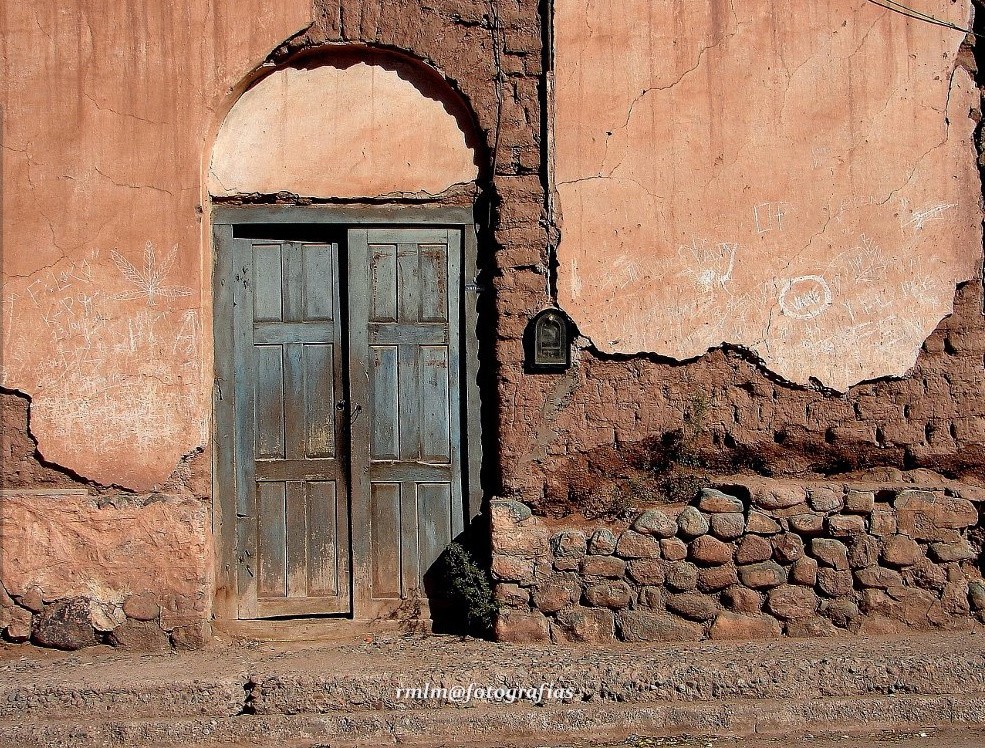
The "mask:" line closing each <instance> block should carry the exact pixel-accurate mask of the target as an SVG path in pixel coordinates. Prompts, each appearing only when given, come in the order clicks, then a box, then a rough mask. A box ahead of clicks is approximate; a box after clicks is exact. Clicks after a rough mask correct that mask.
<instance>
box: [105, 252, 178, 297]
mask: <svg viewBox="0 0 985 748" xmlns="http://www.w3.org/2000/svg"><path fill="white" fill-rule="evenodd" d="M177 252H178V247H177V246H175V247H174V248H173V249H172V250H171V252H169V253H168V254H167V255H165V257H164V259H163V260H160V261H159V260H158V259H157V250H156V249H155V248H154V244H153V243H152V242H147V245H146V246H145V247H144V265H143V268H141V269H140V270H138V269H137V268H136V267H134V266H133V264H132V263H131V262H130V261H129V260H128V259H127V258H126V257H123V256H122V255H121V254H120V253H119V252H117V251H115V250H114V251H113V252H112V255H113V262H115V263H116V266H117V267H118V268H119V269H120V272H121V273H122V274H123V277H124V278H126V280H127V281H128V282H129V284H130V285H131V286H133V288H131V289H130V290H127V291H123V292H122V293H118V294H117V295H116V298H117V299H145V300H146V301H147V306H156V305H157V302H158V300H165V301H174V300H175V299H179V298H181V297H183V296H191V294H192V292H191V289H190V288H186V287H185V286H169V285H166V283H167V281H168V277H169V274H170V272H171V268H172V266H173V265H174V258H175V255H176V254H177Z"/></svg>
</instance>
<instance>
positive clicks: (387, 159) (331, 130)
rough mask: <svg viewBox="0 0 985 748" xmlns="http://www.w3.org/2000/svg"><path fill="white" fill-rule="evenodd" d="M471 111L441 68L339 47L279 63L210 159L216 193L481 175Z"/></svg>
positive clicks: (387, 189) (425, 182) (439, 187)
mask: <svg viewBox="0 0 985 748" xmlns="http://www.w3.org/2000/svg"><path fill="white" fill-rule="evenodd" d="M468 120H469V117H468V114H467V112H465V110H464V107H463V106H462V104H461V102H460V101H459V100H458V99H457V95H456V94H455V93H454V92H453V91H452V90H451V88H450V87H449V86H448V85H447V84H446V83H445V82H444V81H443V80H441V79H440V77H438V76H437V74H436V73H435V71H433V70H430V69H429V68H426V67H425V66H423V65H421V64H416V63H412V62H410V61H408V60H404V59H403V58H399V57H396V56H393V55H381V54H376V53H373V54H372V55H367V54H366V53H365V51H363V53H362V54H357V53H356V52H354V51H351V50H350V51H337V52H335V53H333V54H331V55H330V56H328V57H327V58H326V59H324V60H322V61H321V62H320V64H306V65H301V66H297V67H285V68H281V69H278V70H276V71H274V72H272V73H270V74H269V75H267V76H265V77H263V78H261V79H259V80H258V81H257V82H256V83H254V84H253V85H252V86H251V87H250V88H248V89H247V90H246V91H245V93H243V95H242V96H241V97H240V99H239V100H238V101H237V102H236V103H235V104H234V105H233V107H232V109H231V110H230V111H229V113H228V114H227V116H226V118H225V120H224V121H223V123H222V126H221V127H220V129H219V133H218V135H217V137H216V141H215V145H214V147H213V151H212V157H211V161H210V166H209V175H208V177H209V185H208V186H209V193H210V194H211V195H212V196H213V197H214V198H230V197H234V196H237V195H250V194H277V193H289V194H292V195H299V196H303V197H311V198H324V199H333V198H336V199H357V198H374V197H380V196H387V195H406V194H415V195H438V194H441V193H442V192H445V191H447V190H448V189H449V188H450V187H453V186H455V185H459V184H468V183H471V182H474V181H475V180H476V179H477V177H478V173H479V169H478V166H477V161H476V149H475V148H474V147H473V145H474V143H470V140H472V139H473V137H472V135H471V133H470V131H471V130H472V127H471V123H470V122H469V121H468Z"/></svg>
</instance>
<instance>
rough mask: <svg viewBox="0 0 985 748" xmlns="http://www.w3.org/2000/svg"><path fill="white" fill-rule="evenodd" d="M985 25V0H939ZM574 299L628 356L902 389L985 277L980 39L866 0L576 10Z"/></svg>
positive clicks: (571, 213)
mask: <svg viewBox="0 0 985 748" xmlns="http://www.w3.org/2000/svg"><path fill="white" fill-rule="evenodd" d="M916 5H917V6H918V9H920V10H923V11H925V12H933V13H936V14H937V15H941V16H943V17H944V18H945V19H946V20H947V21H949V22H951V23H953V24H958V25H962V26H965V27H967V26H969V25H970V13H971V8H970V2H969V1H968V0H962V1H961V2H951V3H928V2H917V3H916ZM555 12H556V23H555V38H556V50H555V54H556V87H555V91H556V102H555V107H556V112H555V122H554V133H555V140H556V154H555V160H556V175H555V176H556V191H557V198H558V202H559V207H560V211H561V214H562V219H563V220H562V224H561V225H562V241H561V244H560V249H559V263H560V268H559V272H558V285H559V300H560V304H561V306H562V307H563V308H564V309H566V310H567V311H568V312H569V313H570V314H571V315H572V317H573V318H574V320H575V321H576V322H577V324H578V326H579V329H580V331H581V332H582V333H583V334H584V335H586V336H587V337H589V338H590V339H591V340H592V342H593V343H594V344H595V345H596V346H597V347H598V348H599V349H600V350H602V351H604V352H607V353H636V352H641V351H647V352H654V353H657V354H661V355H664V356H668V357H671V358H675V359H688V358H692V357H695V356H699V355H701V354H703V353H705V352H706V351H707V350H708V349H710V348H713V347H716V346H719V345H721V344H722V343H723V342H726V343H732V344H738V345H742V346H745V347H748V348H749V349H751V350H752V351H754V352H755V354H757V355H758V356H759V357H760V358H761V359H762V360H763V362H764V363H765V365H766V367H767V368H769V369H771V370H772V371H774V372H776V373H777V374H779V375H780V376H782V377H784V378H786V379H787V380H790V381H792V382H797V383H802V384H807V383H808V382H809V381H810V380H811V379H812V378H813V379H817V380H820V381H821V382H822V383H823V384H824V385H827V386H829V387H832V388H834V389H837V390H839V391H844V390H846V389H847V388H848V387H850V386H851V385H853V384H856V383H858V382H860V381H863V380H868V379H874V378H877V377H883V376H889V375H902V374H904V373H905V372H906V371H907V370H908V369H910V368H911V367H912V366H913V364H914V362H915V361H916V358H917V354H918V352H919V350H920V347H921V344H922V343H923V342H924V340H925V339H926V338H927V337H928V336H929V335H930V333H931V332H932V331H933V330H934V328H935V327H936V326H937V324H938V323H939V322H940V320H941V319H942V318H943V317H945V316H946V315H948V314H949V313H951V311H952V300H953V297H954V292H955V286H956V284H957V283H959V282H961V281H964V280H968V279H971V278H974V277H977V276H978V275H979V269H980V267H981V254H982V243H981V220H982V213H981V207H980V198H981V188H980V183H979V176H978V170H977V164H976V158H975V151H974V146H973V141H972V138H973V132H974V128H975V122H974V121H973V120H972V119H971V118H970V117H969V112H970V111H971V110H973V109H977V108H978V107H979V93H978V91H977V90H976V88H975V85H974V82H973V80H972V78H971V76H970V75H969V73H968V72H967V71H966V70H965V69H964V68H963V67H961V66H960V65H959V64H958V62H957V56H958V51H959V47H960V45H961V43H962V41H963V39H964V35H963V34H962V33H960V32H956V31H951V30H948V29H944V28H941V27H940V26H934V25H930V24H927V23H921V22H918V21H915V20H910V19H907V18H904V17H903V16H901V15H899V14H896V13H892V12H890V11H889V10H886V9H885V8H880V7H878V6H876V5H875V4H873V3H870V2H867V1H866V0H825V1H821V2H811V3H806V4H803V6H802V7H801V6H797V8H796V10H794V9H792V8H788V6H786V5H785V4H777V3H775V2H773V1H772V0H750V1H748V2H741V3H739V2H729V1H728V0H710V2H708V3H684V2H676V1H671V0H656V1H650V0H644V1H641V2H630V3H625V2H611V1H609V0H606V1H604V2H597V1H594V0H557V2H556V11H555Z"/></svg>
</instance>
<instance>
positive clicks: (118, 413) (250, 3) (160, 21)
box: [0, 0, 312, 490]
mask: <svg viewBox="0 0 985 748" xmlns="http://www.w3.org/2000/svg"><path fill="white" fill-rule="evenodd" d="M2 12H3V16H2V17H3V33H2V37H0V44H2V54H3V75H2V80H0V102H2V106H3V112H2V114H3V129H2V137H3V141H2V145H3V149H2V159H3V236H2V239H3V245H2V261H3V275H4V278H3V295H2V301H3V305H2V315H3V316H2V319H3V324H2V333H3V359H2V364H3V367H2V368H3V372H2V373H3V376H2V381H0V383H2V384H3V385H4V386H5V387H9V388H12V389H17V390H20V391H22V392H24V393H26V394H28V395H30V396H31V398H32V400H33V404H32V411H31V426H32V431H33V434H34V436H35V437H36V438H37V440H38V444H39V450H40V452H41V453H42V454H43V455H44V457H45V458H47V459H48V460H49V461H51V462H55V463H58V464H60V465H64V466H66V467H68V468H70V469H71V470H73V471H75V472H76V473H78V474H80V475H82V476H84V477H86V478H89V479H91V480H94V481H97V482H99V483H102V484H106V485H123V486H126V487H129V488H133V489H136V490H147V489H149V488H151V487H153V486H154V485H156V484H160V483H163V482H164V480H165V479H166V478H167V477H168V475H169V474H170V473H171V471H172V470H174V467H175V465H176V464H177V463H178V461H179V459H180V458H181V456H182V455H184V454H187V453H189V452H191V451H192V450H194V449H196V448H197V447H200V446H202V445H203V444H204V443H205V441H206V439H207V428H208V420H209V412H210V410H211V408H210V395H211V390H210V387H209V385H208V379H209V376H210V372H209V371H208V370H207V369H208V368H209V367H208V365H207V364H206V363H205V362H208V361H211V343H210V341H211V335H210V332H209V330H210V325H211V309H210V304H211V291H210V290H209V288H210V278H209V270H210V265H209V256H210V254H209V251H208V249H207V247H208V246H209V245H208V242H207V233H206V232H204V231H203V226H202V222H203V218H202V209H201V203H202V200H203V173H202V172H203V164H202V157H203V153H206V152H207V151H208V148H209V145H210V140H211V137H212V134H213V133H214V131H215V129H216V128H217V126H218V122H219V120H220V119H221V117H222V115H223V114H224V110H225V108H226V107H227V106H228V102H229V101H230V100H231V99H232V98H233V96H232V94H233V88H234V86H236V85H237V84H238V83H239V82H240V81H241V80H243V78H244V77H245V76H246V75H247V74H248V73H249V72H250V70H251V69H253V68H254V67H255V66H256V65H257V63H258V62H259V61H261V60H263V59H264V58H265V57H266V56H267V55H268V54H269V53H270V51H271V50H273V49H274V48H275V47H276V46H277V45H278V44H280V43H281V42H282V41H283V40H284V39H286V38H289V37H291V36H292V35H294V34H296V33H297V32H298V31H300V30H302V29H303V28H305V27H306V26H307V25H308V24H310V23H311V20H312V6H311V3H310V0H286V1H285V2H278V3H268V2H261V0H235V2H234V1H233V0H185V1H184V2H180V3H174V2H159V3H146V2H137V1H136V0H112V1H110V0H72V1H69V2H51V1H45V2H34V3H24V2H19V1H13V0H10V1H7V2H4V4H3V8H2Z"/></svg>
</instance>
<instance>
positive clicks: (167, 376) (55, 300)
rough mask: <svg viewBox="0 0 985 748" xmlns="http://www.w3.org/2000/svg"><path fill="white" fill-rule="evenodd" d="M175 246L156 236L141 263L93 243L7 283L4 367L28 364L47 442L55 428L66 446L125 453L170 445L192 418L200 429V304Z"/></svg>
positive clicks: (167, 448) (38, 417)
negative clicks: (161, 249)
mask: <svg viewBox="0 0 985 748" xmlns="http://www.w3.org/2000/svg"><path fill="white" fill-rule="evenodd" d="M176 256H177V249H176V248H175V249H172V250H171V251H170V252H167V253H165V254H164V255H163V256H162V255H161V254H159V253H158V251H157V249H156V247H155V245H154V244H153V243H152V242H148V243H147V244H146V245H145V247H144V249H143V253H142V257H141V261H140V262H138V263H133V262H131V261H130V260H128V259H127V258H126V256H125V255H124V254H123V253H121V252H119V251H117V250H113V251H111V252H109V253H108V255H107V253H104V252H102V251H100V250H92V251H90V252H89V254H88V255H87V256H86V257H85V258H84V259H82V260H81V261H77V262H72V263H67V264H66V265H64V266H62V267H58V268H53V269H50V270H46V271H44V272H42V273H40V274H38V275H36V276H34V277H31V278H30V279H26V280H25V281H24V282H23V283H22V284H20V286H19V287H17V288H15V289H13V290H9V291H8V292H7V293H5V295H4V297H3V319H4V320H5V322H6V324H5V330H4V332H5V336H4V338H5V339H4V345H5V353H6V361H5V363H6V364H7V366H5V368H4V376H5V377H6V375H7V373H8V371H9V370H10V369H11V368H14V369H17V370H19V371H24V370H28V371H31V372H32V374H33V377H34V379H35V381H36V386H35V387H34V388H33V391H32V392H31V394H32V396H33V405H32V413H34V416H33V417H32V418H33V422H34V424H35V427H36V428H38V429H41V430H42V431H47V432H48V437H49V438H48V440H47V445H46V446H49V447H51V446H52V437H53V438H55V439H56V440H57V442H58V443H59V445H60V447H59V448H60V449H69V450H72V449H80V450H84V451H86V452H88V453H89V455H90V456H91V455H92V454H93V453H99V454H101V456H106V455H116V456H117V458H118V459H120V460H124V461H126V460H127V459H134V458H135V457H136V456H137V454H138V453H139V454H152V453H154V452H161V451H162V450H163V451H164V452H165V453H167V452H170V451H171V450H173V449H174V448H175V441H176V437H177V436H178V435H179V434H180V433H182V432H183V431H187V430H188V428H189V425H191V428H192V429H193V431H194V432H196V433H201V432H202V431H203V429H204V425H203V424H204V422H205V416H204V413H203V408H202V405H201V393H202V391H203V389H202V375H203V369H202V366H201V350H200V343H201V319H200V312H199V309H198V302H197V300H195V299H194V297H193V292H192V290H191V288H188V287H186V286H182V285H180V284H179V283H175V282H174V280H173V278H172V276H174V275H177V273H176V272H175V264H176ZM181 300H186V306H185V307H183V308H182V307H179V306H177V305H176V302H178V301H181ZM38 320H40V328H38V327H37V321H38ZM196 426H197V428H196ZM76 445H78V446H76Z"/></svg>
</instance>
